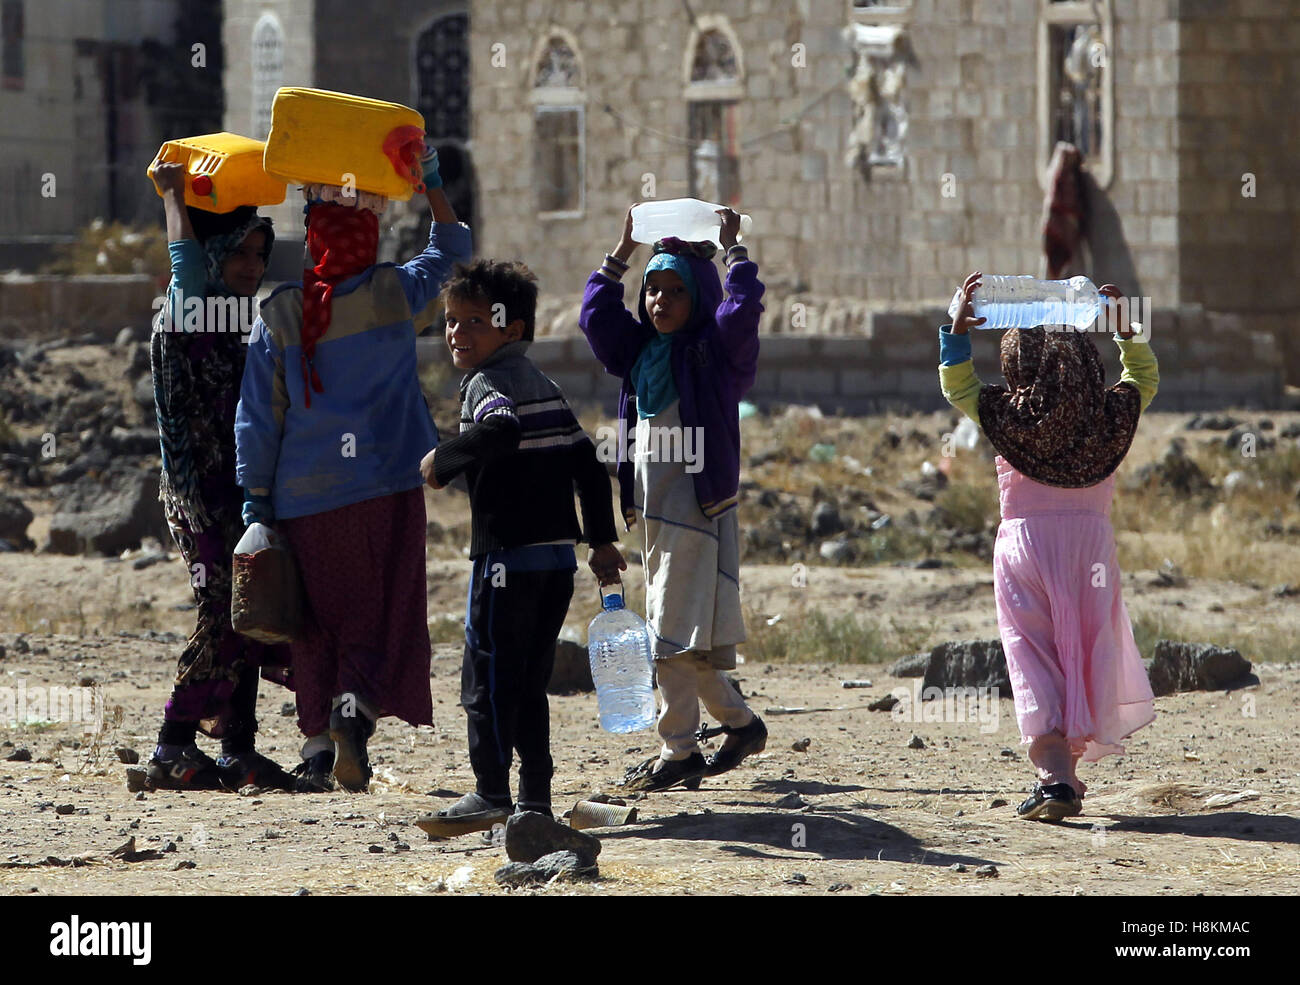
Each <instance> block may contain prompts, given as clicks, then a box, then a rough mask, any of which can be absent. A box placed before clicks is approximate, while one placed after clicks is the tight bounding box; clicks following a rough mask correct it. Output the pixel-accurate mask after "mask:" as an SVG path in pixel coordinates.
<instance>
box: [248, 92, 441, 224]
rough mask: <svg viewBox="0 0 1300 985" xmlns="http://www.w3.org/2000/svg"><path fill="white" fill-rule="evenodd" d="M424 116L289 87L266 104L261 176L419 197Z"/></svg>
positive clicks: (399, 197)
mask: <svg viewBox="0 0 1300 985" xmlns="http://www.w3.org/2000/svg"><path fill="white" fill-rule="evenodd" d="M423 147H424V117H423V116H421V115H420V114H419V113H418V112H416V111H415V110H413V109H411V108H410V107H409V106H403V105H401V104H400V103H389V102H384V101H383V100H380V99H367V98H365V97H364V96H352V95H348V94H347V93H343V92H329V91H328V90H325V89H302V88H295V87H289V88H284V89H281V90H279V91H278V92H277V93H276V94H275V102H273V103H272V104H271V132H270V133H269V134H267V137H266V154H265V156H264V158H263V163H264V165H265V167H266V170H267V173H268V174H272V175H274V176H275V177H277V178H282V179H284V180H285V181H291V182H293V183H294V184H299V185H310V184H322V185H340V186H342V187H348V186H349V183H350V184H351V185H352V186H353V187H355V188H356V189H357V190H358V191H363V192H372V193H373V194H376V195H383V196H384V197H385V198H390V199H394V200H396V201H399V202H405V201H406V200H407V199H409V198H410V197H411V193H412V192H414V191H423V190H424V185H423V183H422V182H421V180H420V177H421V176H420V156H421V153H422V152H423Z"/></svg>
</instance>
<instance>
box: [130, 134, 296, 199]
mask: <svg viewBox="0 0 1300 985" xmlns="http://www.w3.org/2000/svg"><path fill="white" fill-rule="evenodd" d="M265 150H266V145H265V144H264V143H262V141H260V140H254V139H253V138H252V137H241V136H240V135H239V134H237V133H205V134H203V135H202V136H198V137H182V138H181V139H179V140H169V141H167V143H165V144H163V145H162V147H161V148H159V150H158V155H157V156H156V157H155V158H154V159H153V162H152V163H151V164H150V165H149V168H148V171H147V172H146V173H147V174H148V175H149V179H150V180H153V176H154V171H155V170H157V168H158V165H160V164H165V163H168V162H171V161H178V162H180V163H183V164H184V165H185V171H186V174H185V204H186V205H190V206H193V207H194V208H196V209H202V210H203V211H205V212H218V213H225V212H233V211H234V210H235V209H237V208H239V207H240V206H243V205H279V204H280V203H281V202H283V201H284V193H285V183H284V180H283V179H282V178H273V177H271V176H270V175H269V174H267V173H266V169H265V168H263V167H262V155H263V154H264V153H265ZM154 190H155V191H157V190H158V186H157V185H156V184H155V185H154ZM158 194H159V195H160V196H161V195H162V192H161V191H158Z"/></svg>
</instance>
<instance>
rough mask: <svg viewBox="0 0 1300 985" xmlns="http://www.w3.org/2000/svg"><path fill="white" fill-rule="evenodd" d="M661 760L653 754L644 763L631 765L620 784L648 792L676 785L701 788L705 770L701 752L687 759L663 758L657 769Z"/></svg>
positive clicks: (692, 754) (625, 787)
mask: <svg viewBox="0 0 1300 985" xmlns="http://www.w3.org/2000/svg"><path fill="white" fill-rule="evenodd" d="M659 762H661V760H660V757H658V756H651V757H650V758H649V759H647V760H646V761H645V762H644V763H638V764H637V765H635V766H631V767H629V768H628V770H627V772H626V773H624V774H623V779H622V780H621V781H620V782H619V783H618V786H620V787H622V788H623V789H625V790H642V791H645V792H646V793H655V792H657V791H660V790H669V789H671V788H673V787H676V786H682V787H685V788H686V789H687V790H698V789H700V779H701V778H702V777H703V776H704V770H705V762H704V756H703V755H702V754H701V753H699V752H693V753H691V754H690V755H689V756H687V757H686V758H685V759H667V760H662V762H663V765H662V766H660V767H659V768H658V769H655V765H656V764H657V763H659Z"/></svg>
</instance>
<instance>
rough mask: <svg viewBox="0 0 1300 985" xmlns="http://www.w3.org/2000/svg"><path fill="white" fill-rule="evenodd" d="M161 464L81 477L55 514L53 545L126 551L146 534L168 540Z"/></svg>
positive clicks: (62, 550)
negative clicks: (160, 487)
mask: <svg viewBox="0 0 1300 985" xmlns="http://www.w3.org/2000/svg"><path fill="white" fill-rule="evenodd" d="M169 536H170V535H169V534H168V533H167V521H166V520H165V518H164V517H163V510H162V505H161V504H160V503H159V502H158V469H156V468H151V469H133V468H127V467H124V466H113V467H111V468H110V469H108V470H107V471H106V472H104V473H102V474H100V475H98V476H90V475H85V476H82V477H81V478H79V479H77V480H76V482H75V483H74V484H73V487H72V491H71V492H70V493H69V494H68V495H67V496H65V497H64V498H63V499H62V500H61V501H60V502H59V504H58V507H57V508H56V510H55V513H54V517H53V519H52V520H50V538H49V541H48V544H47V549H48V550H50V551H52V552H54V553H56V554H103V555H113V554H120V553H121V552H122V551H124V550H129V549H134V548H137V547H139V546H140V542H141V541H142V540H143V539H144V538H145V537H157V538H158V539H159V540H160V541H163V542H164V543H166V541H167V538H168V537H169Z"/></svg>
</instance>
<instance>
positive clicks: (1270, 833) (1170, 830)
mask: <svg viewBox="0 0 1300 985" xmlns="http://www.w3.org/2000/svg"><path fill="white" fill-rule="evenodd" d="M1111 817H1112V818H1113V819H1114V820H1113V823H1111V824H1107V825H1106V830H1107V831H1137V832H1141V833H1142V834H1157V835H1163V834H1179V835H1187V836H1189V837H1192V838H1232V839H1235V840H1237V841H1268V842H1284V843H1286V844H1290V845H1300V818H1297V817H1292V816H1291V815H1289V814H1251V813H1248V812H1246V811H1220V812H1217V813H1214V814H1172V815H1163V816H1162V815H1154V816H1153V815H1148V816H1147V817H1129V816H1126V815H1120V814H1116V815H1111Z"/></svg>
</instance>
